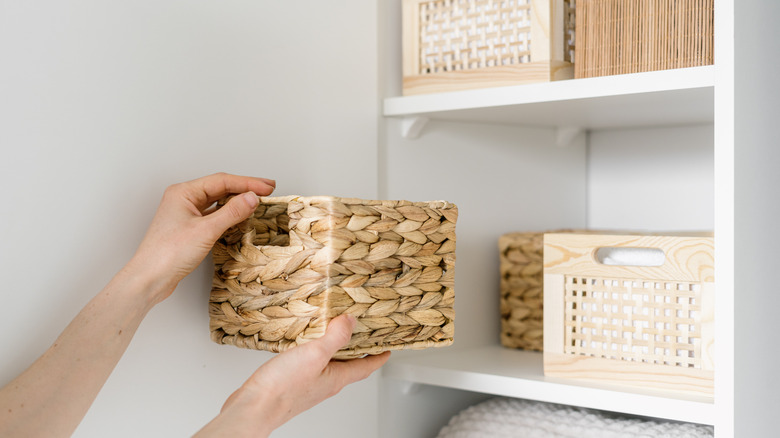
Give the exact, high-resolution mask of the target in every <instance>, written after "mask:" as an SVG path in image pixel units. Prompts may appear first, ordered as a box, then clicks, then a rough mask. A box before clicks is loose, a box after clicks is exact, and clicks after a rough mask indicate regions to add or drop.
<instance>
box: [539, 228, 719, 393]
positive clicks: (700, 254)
mask: <svg viewBox="0 0 780 438" xmlns="http://www.w3.org/2000/svg"><path fill="white" fill-rule="evenodd" d="M714 292H715V261H714V239H713V238H712V236H710V235H707V234H706V233H700V234H699V235H658V234H642V235H639V234H610V233H591V234H584V233H574V234H562V233H550V234H545V236H544V374H545V375H546V376H551V377H561V378H571V379H577V380H589V381H597V382H603V383H608V384H614V385H623V386H630V387H641V388H652V389H663V390H668V391H673V392H679V393H686V394H697V395H704V396H707V397H711V396H712V395H713V391H714V371H715V361H714V345H715V330H714V327H715V321H714V317H715V300H714V298H715V297H714V295H715V293H714Z"/></svg>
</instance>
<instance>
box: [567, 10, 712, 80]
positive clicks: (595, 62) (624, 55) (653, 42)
mask: <svg viewBox="0 0 780 438" xmlns="http://www.w3.org/2000/svg"><path fill="white" fill-rule="evenodd" d="M713 3H714V0H676V1H674V2H670V1H668V0H631V1H626V0H577V19H576V22H577V23H576V34H577V35H576V38H577V46H576V49H575V55H574V65H575V67H574V76H575V77H576V78H589V77H594V76H607V75H616V74H625V73H637V72H643V71H652V70H666V69H673V68H682V67H695V66H700V65H710V64H712V63H713V60H714V43H713V42H714V33H713V27H714V26H713V19H714V15H713Z"/></svg>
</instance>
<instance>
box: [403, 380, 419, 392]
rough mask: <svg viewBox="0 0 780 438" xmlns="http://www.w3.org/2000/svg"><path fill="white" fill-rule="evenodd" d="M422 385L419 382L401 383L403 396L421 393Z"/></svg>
mask: <svg viewBox="0 0 780 438" xmlns="http://www.w3.org/2000/svg"><path fill="white" fill-rule="evenodd" d="M420 389H422V385H421V384H419V383H417V382H401V394H403V395H414V394H416V393H418V392H420Z"/></svg>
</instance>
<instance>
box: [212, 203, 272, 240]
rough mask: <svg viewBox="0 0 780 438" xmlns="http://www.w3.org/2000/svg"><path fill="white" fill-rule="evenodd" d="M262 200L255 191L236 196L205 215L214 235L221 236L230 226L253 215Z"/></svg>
mask: <svg viewBox="0 0 780 438" xmlns="http://www.w3.org/2000/svg"><path fill="white" fill-rule="evenodd" d="M259 203H260V200H259V199H258V198H257V195H255V194H254V193H253V192H246V193H242V194H241V195H238V196H234V197H233V198H232V199H231V200H230V201H228V203H227V204H225V205H224V206H222V208H220V209H218V210H216V211H215V212H213V213H211V214H209V215H208V216H206V217H205V219H206V220H207V221H208V227H209V229H210V230H211V232H212V234H213V235H214V236H217V237H218V236H220V235H221V234H222V233H224V232H225V230H227V229H228V228H230V227H232V226H233V225H236V224H237V223H239V222H241V221H243V220H244V219H246V218H248V217H249V216H251V215H252V214H253V213H254V211H255V208H257V204H259ZM215 239H216V237H215Z"/></svg>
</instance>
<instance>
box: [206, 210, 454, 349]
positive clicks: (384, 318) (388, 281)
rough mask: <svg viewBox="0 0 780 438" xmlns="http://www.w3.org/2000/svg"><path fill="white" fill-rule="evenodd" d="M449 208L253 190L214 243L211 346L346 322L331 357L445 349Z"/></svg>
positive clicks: (449, 325) (288, 338)
mask: <svg viewBox="0 0 780 438" xmlns="http://www.w3.org/2000/svg"><path fill="white" fill-rule="evenodd" d="M457 217H458V209H457V207H456V206H455V205H454V204H451V203H448V202H444V201H435V202H408V201H368V200H361V199H348V198H337V197H329V196H315V197H299V196H287V197H263V198H260V205H259V206H258V207H257V210H256V211H255V214H254V215H253V217H251V218H249V219H248V220H246V221H244V222H242V223H241V224H239V225H237V226H235V227H232V228H231V229H229V230H228V231H227V232H225V234H224V235H223V236H222V237H221V238H220V239H219V240H218V241H217V242H216V244H215V246H214V248H213V258H214V264H215V272H214V281H213V288H212V291H211V298H210V306H209V314H210V328H211V333H212V339H213V340H214V341H215V342H217V343H221V344H231V345H235V346H238V347H243V348H250V349H259V350H268V351H273V352H281V351H284V350H287V349H289V348H292V347H294V346H296V345H300V344H303V343H305V342H308V341H311V340H312V339H316V338H319V337H320V336H322V334H323V333H324V330H325V327H326V325H327V323H328V321H330V320H331V319H332V318H334V317H336V316H338V315H341V314H344V313H348V314H351V315H353V316H355V317H356V318H357V327H356V329H355V331H354V333H353V335H352V339H351V341H350V342H349V344H348V345H347V346H346V347H345V348H344V349H342V350H341V351H339V352H338V353H337V354H336V356H335V357H336V358H352V357H357V356H361V355H363V354H378V353H381V352H383V351H387V350H400V349H422V348H427V347H442V346H447V345H450V344H452V342H453V336H454V318H455V314H454V308H453V305H454V300H455V289H454V281H455V240H456V239H455V224H456V221H457Z"/></svg>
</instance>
